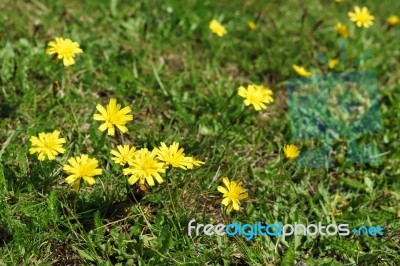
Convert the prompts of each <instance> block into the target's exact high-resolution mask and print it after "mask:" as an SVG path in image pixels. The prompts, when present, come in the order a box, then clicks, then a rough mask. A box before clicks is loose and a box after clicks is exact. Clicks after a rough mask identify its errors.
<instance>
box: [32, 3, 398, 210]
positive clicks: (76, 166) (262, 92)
mask: <svg viewBox="0 0 400 266" xmlns="http://www.w3.org/2000/svg"><path fill="white" fill-rule="evenodd" d="M336 2H337V3H341V2H343V0H336ZM348 17H349V18H350V20H351V21H352V22H354V23H355V24H356V26H357V27H364V28H369V27H370V26H372V25H373V23H374V19H375V18H374V16H373V15H371V13H370V12H369V10H368V8H367V7H362V8H360V7H358V6H355V7H354V11H353V12H348ZM386 22H387V24H388V26H389V27H393V26H395V25H397V24H399V23H400V19H399V17H397V16H395V15H392V16H390V17H389V18H388V19H387V20H386ZM247 25H248V27H249V28H250V29H251V30H255V29H256V28H257V25H256V24H255V23H254V22H253V21H248V23H247ZM209 28H210V30H211V31H212V32H213V33H214V34H216V35H217V36H219V37H223V36H224V35H226V34H227V30H226V28H225V27H224V26H223V25H222V24H221V23H220V22H218V21H217V20H215V19H213V20H212V21H211V22H210V24H209ZM335 28H336V32H337V33H338V35H339V36H340V37H343V38H348V37H349V29H348V27H347V26H346V25H344V24H342V23H337V24H336V27H335ZM48 45H49V48H48V49H47V54H49V55H55V58H56V59H58V60H63V64H64V66H71V65H73V64H75V56H76V55H77V54H80V53H82V52H83V51H82V49H81V48H80V47H79V44H78V43H77V42H73V41H71V40H70V39H64V38H56V39H55V41H51V42H50V43H49V44H48ZM327 63H328V68H329V69H334V68H335V67H337V66H338V65H339V60H338V59H335V58H333V59H329V60H328V62H327ZM293 69H294V71H295V72H296V73H297V74H298V75H299V76H302V77H310V76H312V73H311V72H310V71H308V70H307V69H306V68H304V67H303V66H299V65H296V64H294V65H293ZM238 95H239V96H240V97H242V98H244V101H243V103H244V105H245V106H250V105H251V106H252V107H253V108H254V109H255V110H256V111H261V110H265V109H267V107H268V105H269V104H272V103H273V102H274V98H273V92H272V90H271V89H270V88H268V87H266V86H264V85H257V84H249V85H247V87H245V86H240V87H239V88H238ZM96 109H97V111H98V112H99V113H97V114H94V115H93V119H94V120H96V121H101V122H102V124H101V125H100V126H99V130H101V131H103V132H104V131H106V130H107V134H108V135H109V136H114V135H115V130H116V128H117V129H119V130H120V131H121V133H126V132H128V128H127V127H126V123H127V122H129V121H132V120H133V115H132V114H130V113H131V111H132V110H131V109H130V107H128V106H126V107H123V108H121V105H120V104H118V103H117V100H116V99H110V101H109V103H108V105H107V106H106V107H103V106H102V105H100V104H97V106H96ZM59 136H60V132H59V131H58V130H54V131H53V132H52V133H45V132H42V133H39V135H38V136H37V137H36V136H32V137H31V138H30V141H31V144H32V147H31V148H30V150H29V151H30V153H31V154H34V153H38V159H39V160H41V161H43V160H45V159H46V158H47V159H48V160H54V159H55V158H56V156H57V155H58V154H63V153H64V152H65V149H64V148H63V144H64V143H66V139H65V138H60V137H59ZM282 150H283V153H284V155H285V157H286V158H288V159H293V158H297V157H298V156H299V154H300V150H299V149H298V147H296V146H295V145H284V147H283V149H282ZM110 153H111V155H112V156H113V157H112V158H111V159H112V161H114V162H115V163H116V164H120V165H121V166H123V167H125V168H124V169H123V174H124V175H126V176H129V178H128V182H129V183H130V184H135V183H137V182H139V184H142V185H143V184H147V185H149V186H154V185H155V181H154V180H156V181H157V182H158V183H162V182H163V181H164V180H163V178H162V176H161V175H162V174H165V173H166V171H167V169H168V168H170V167H176V168H180V169H183V170H188V169H193V167H194V166H200V165H203V164H204V162H202V161H199V160H197V159H196V158H195V157H191V156H186V155H185V153H184V149H183V148H181V147H179V143H176V142H173V143H172V144H171V145H169V146H167V144H165V143H164V142H161V144H160V146H159V147H155V148H153V149H152V150H148V149H147V148H141V149H137V148H136V147H134V146H132V147H131V146H129V145H126V144H124V145H117V147H116V149H113V150H111V151H110ZM67 162H68V164H64V165H63V170H64V171H65V172H66V173H68V174H69V176H68V177H67V178H66V182H67V183H69V184H73V185H74V189H75V191H79V188H80V184H81V182H82V180H83V181H85V182H86V183H88V184H89V185H93V184H94V183H95V179H94V176H96V175H101V174H102V169H100V168H99V161H98V160H97V159H95V158H89V156H88V155H87V154H82V155H80V156H76V157H71V158H69V159H68V160H67ZM222 182H223V184H224V185H225V187H222V186H218V188H217V189H218V191H219V192H221V193H222V194H223V200H222V205H224V206H225V207H226V211H227V212H231V211H232V210H239V206H240V200H242V199H245V198H247V197H248V193H247V192H246V190H245V189H244V188H243V187H242V183H241V182H240V181H230V180H229V178H228V177H223V179H222Z"/></svg>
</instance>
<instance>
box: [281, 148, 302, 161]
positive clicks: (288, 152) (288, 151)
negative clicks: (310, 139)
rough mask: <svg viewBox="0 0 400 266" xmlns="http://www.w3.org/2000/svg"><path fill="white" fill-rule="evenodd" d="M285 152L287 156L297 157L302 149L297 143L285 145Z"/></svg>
mask: <svg viewBox="0 0 400 266" xmlns="http://www.w3.org/2000/svg"><path fill="white" fill-rule="evenodd" d="M283 152H284V153H285V156H286V158H289V159H293V158H297V157H298V156H299V154H300V151H299V149H298V148H297V147H296V145H285V146H284V147H283Z"/></svg>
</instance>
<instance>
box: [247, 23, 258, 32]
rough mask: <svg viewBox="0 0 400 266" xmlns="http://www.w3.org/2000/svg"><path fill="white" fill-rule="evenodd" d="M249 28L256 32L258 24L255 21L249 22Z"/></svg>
mask: <svg viewBox="0 0 400 266" xmlns="http://www.w3.org/2000/svg"><path fill="white" fill-rule="evenodd" d="M247 26H248V27H249V29H251V30H255V29H256V28H257V25H256V23H254V22H253V21H248V22H247Z"/></svg>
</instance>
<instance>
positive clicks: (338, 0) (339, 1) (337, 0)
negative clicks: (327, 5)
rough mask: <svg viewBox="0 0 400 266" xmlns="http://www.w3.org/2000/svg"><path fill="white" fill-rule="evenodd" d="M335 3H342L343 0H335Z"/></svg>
mask: <svg viewBox="0 0 400 266" xmlns="http://www.w3.org/2000/svg"><path fill="white" fill-rule="evenodd" d="M335 2H336V3H343V2H344V0H335Z"/></svg>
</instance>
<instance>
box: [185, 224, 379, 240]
mask: <svg viewBox="0 0 400 266" xmlns="http://www.w3.org/2000/svg"><path fill="white" fill-rule="evenodd" d="M194 223H196V220H195V219H192V220H190V222H189V224H188V235H189V236H192V233H193V234H194V235H195V236H199V235H200V234H204V235H207V236H212V235H214V234H215V235H219V236H224V235H228V236H244V237H245V238H246V240H247V241H249V240H251V239H253V238H254V237H255V236H267V235H268V236H281V237H282V239H283V240H285V238H286V237H287V236H291V235H309V236H316V235H322V236H336V235H339V236H348V235H350V234H351V233H353V234H354V235H356V236H362V235H363V236H383V228H382V227H381V226H380V225H378V226H365V225H363V226H360V227H358V228H353V229H352V230H350V229H349V225H348V224H328V225H326V226H325V225H322V223H321V222H319V223H318V224H308V225H304V224H301V223H297V222H296V223H294V225H292V224H283V223H282V222H278V223H277V224H274V223H272V224H264V223H262V222H258V223H255V224H241V223H239V222H234V223H230V224H228V225H225V224H222V223H219V224H216V225H213V224H201V223H198V224H196V225H194Z"/></svg>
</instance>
